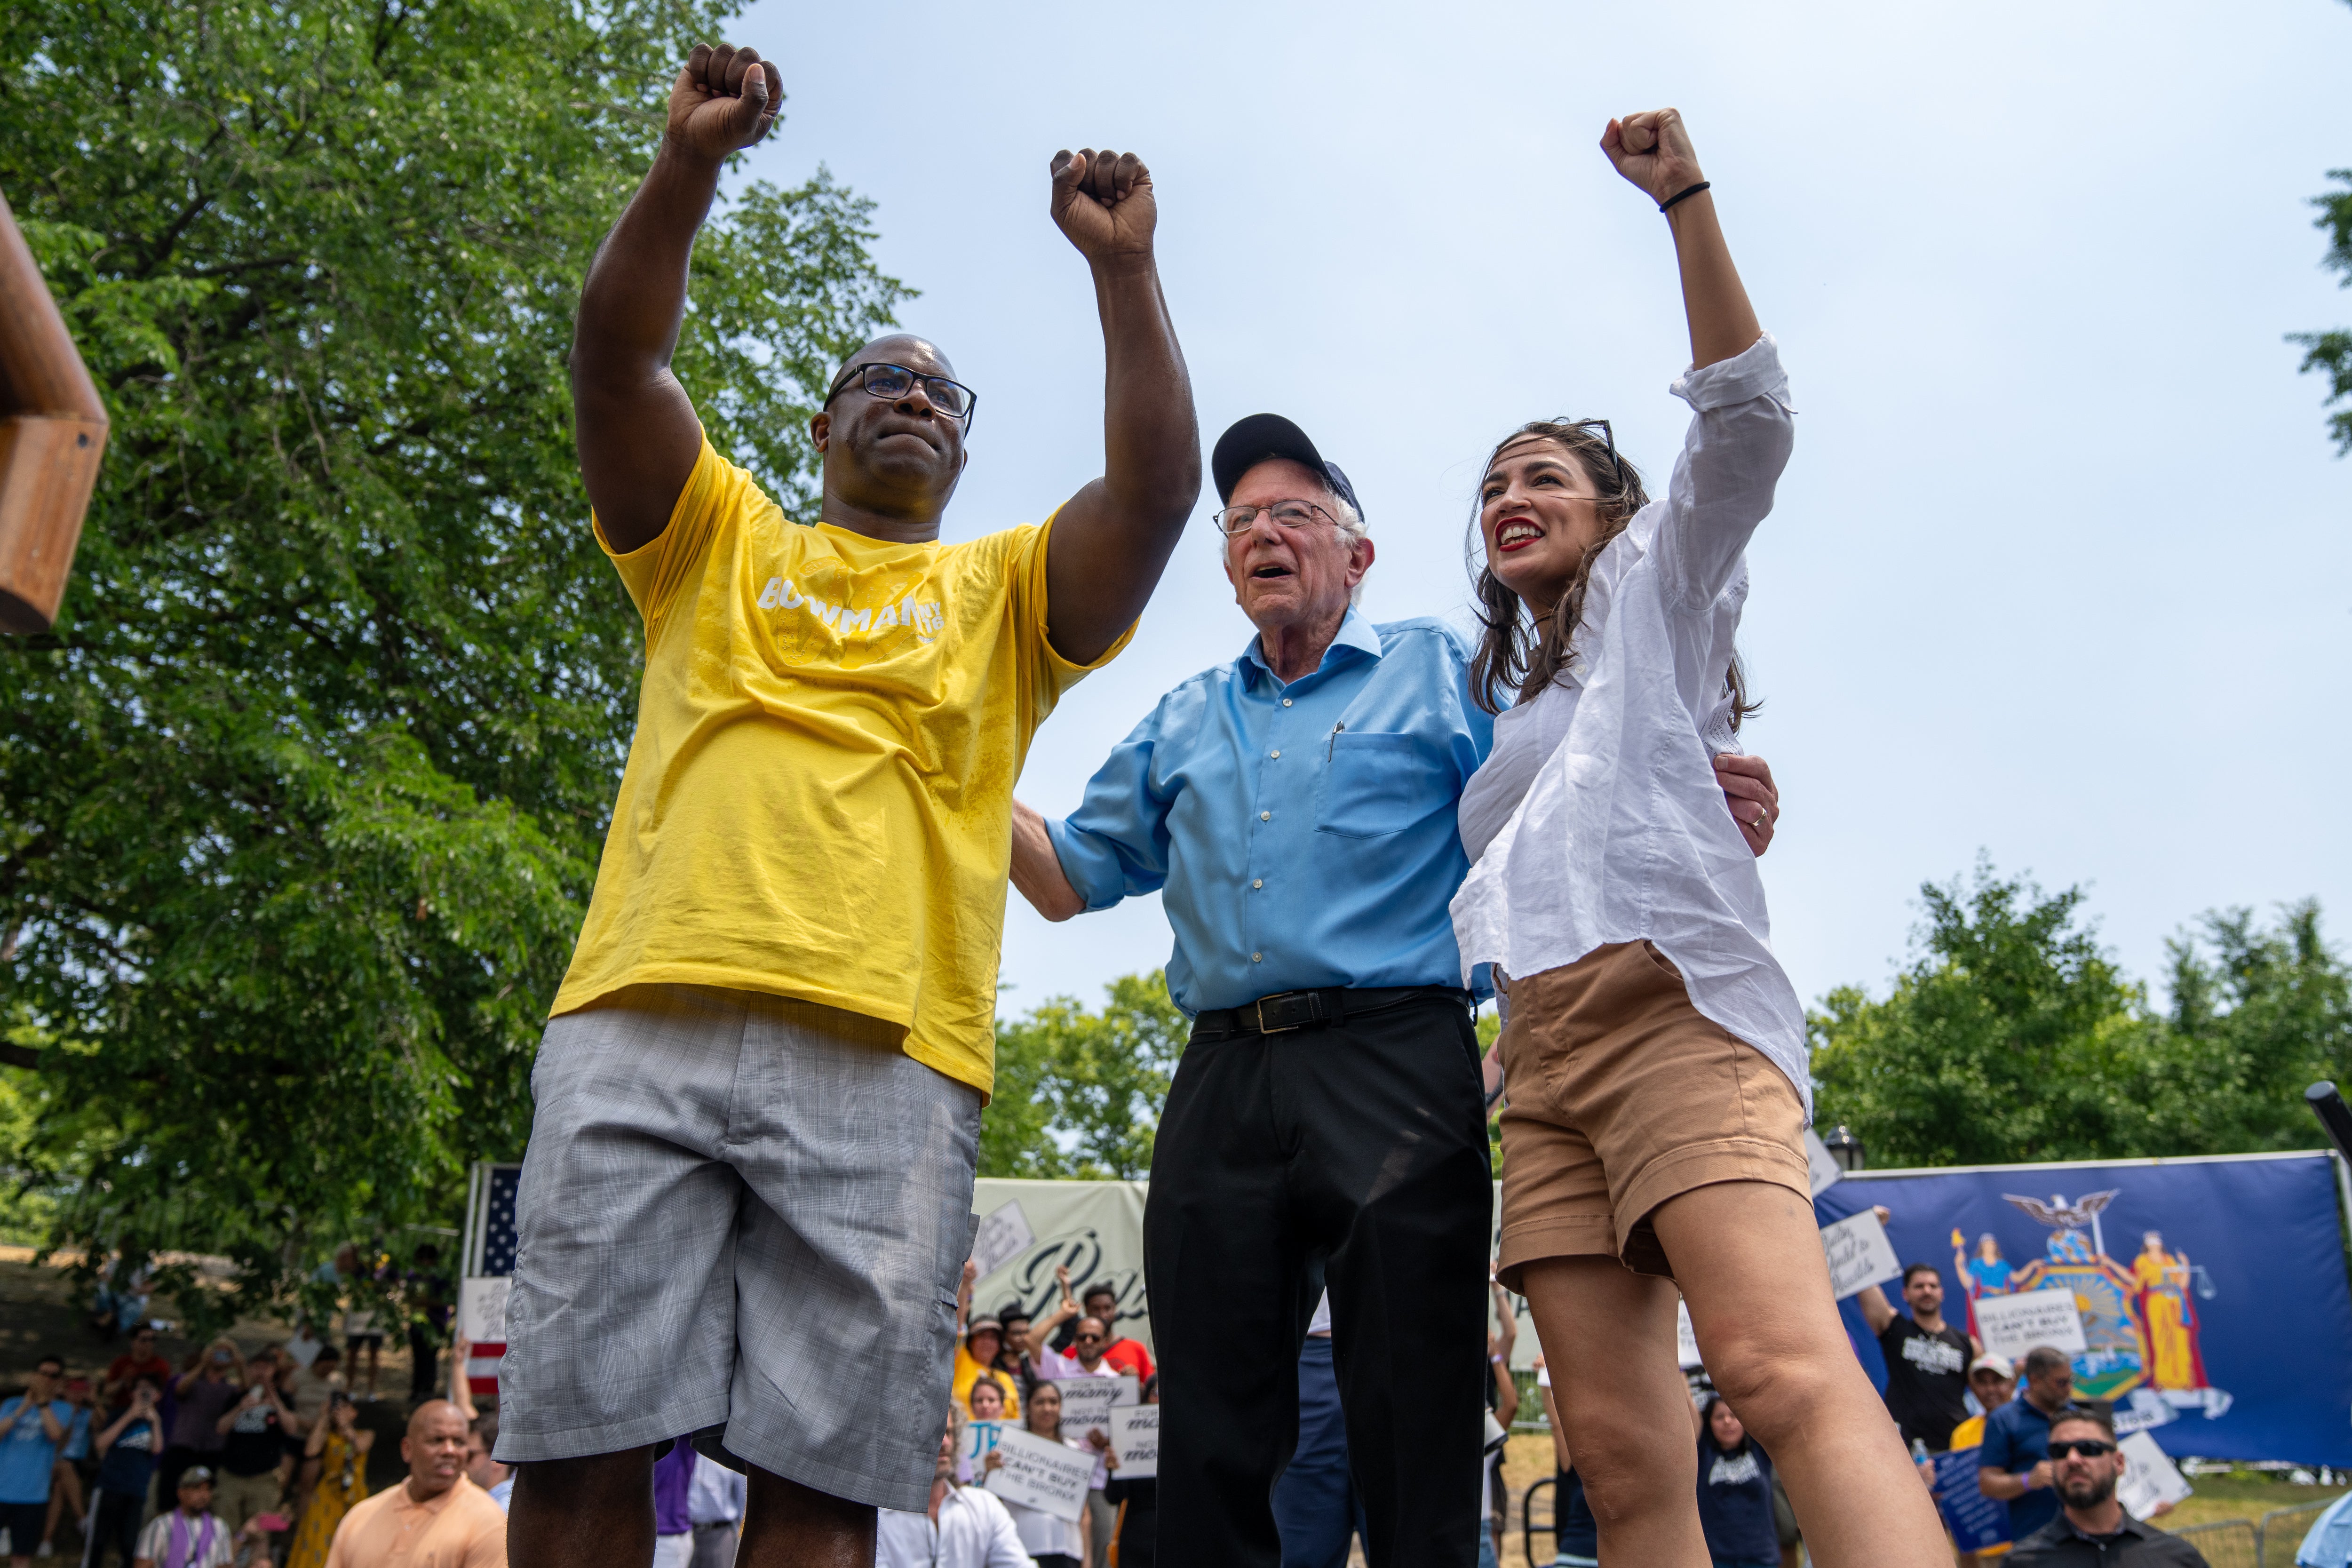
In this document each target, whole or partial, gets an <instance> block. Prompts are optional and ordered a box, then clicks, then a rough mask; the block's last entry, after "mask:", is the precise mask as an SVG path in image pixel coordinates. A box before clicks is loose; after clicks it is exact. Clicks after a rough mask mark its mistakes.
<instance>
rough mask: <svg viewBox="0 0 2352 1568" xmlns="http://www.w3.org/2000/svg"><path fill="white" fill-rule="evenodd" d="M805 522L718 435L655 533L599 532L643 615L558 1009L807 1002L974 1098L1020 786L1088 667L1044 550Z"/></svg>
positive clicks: (1043, 533)
mask: <svg viewBox="0 0 2352 1568" xmlns="http://www.w3.org/2000/svg"><path fill="white" fill-rule="evenodd" d="M1052 527H1053V522H1052V520H1051V519H1048V520H1047V521H1046V522H1045V526H1043V527H1037V526H1027V527H1021V528H1013V529H1007V530H1005V531H1003V532H1001V533H992V534H989V535H988V536H987V537H985V538H982V539H975V540H972V541H971V542H967V543H962V544H939V543H930V544H893V543H889V542H884V541H881V540H877V539H869V538H867V537H866V536H865V535H864V534H859V533H853V532H851V531H848V530H846V529H842V528H836V527H834V526H832V525H830V524H825V523H819V524H816V525H815V526H814V527H802V526H799V525H796V524H793V523H791V522H787V521H785V519H784V515H783V513H782V510H780V509H779V508H778V507H777V505H776V503H775V502H774V501H773V500H770V499H769V498H768V497H767V495H765V494H764V493H763V492H762V491H761V489H760V487H759V484H758V482H757V481H755V480H754V479H752V478H751V475H750V474H748V473H746V472H744V471H743V470H742V469H741V468H737V467H735V466H734V465H733V464H731V463H730V462H728V461H726V460H725V459H724V458H720V457H719V454H718V452H717V451H716V450H715V449H713V447H711V445H710V443H709V440H708V439H707V438H706V439H705V440H704V442H703V444H702V454H701V456H700V457H699V458H698V459H697V460H696V462H695V466H694V473H693V475H692V476H691V477H690V478H689V479H688V480H687V483H686V489H685V491H684V493H682V494H681V495H680V496H679V497H678V500H677V509H676V510H674V511H673V512H672V513H671V515H670V520H669V526H668V527H667V528H666V529H665V530H663V531H662V533H661V536H660V537H659V538H657V539H656V540H655V541H654V542H652V543H650V544H647V545H646V546H645V547H643V548H642V549H639V550H635V551H632V552H629V553H628V554H625V555H623V554H618V553H615V552H614V551H613V549H612V546H611V544H610V543H609V542H606V541H605V539H604V530H603V528H602V526H601V525H600V526H599V527H598V528H597V531H596V538H597V542H599V543H600V544H603V545H604V549H605V552H606V553H607V554H610V555H612V557H613V564H614V566H616V567H617V568H619V570H620V574H621V580H622V582H623V583H624V584H626V585H627V587H628V590H629V596H630V598H631V599H633V600H635V603H636V606H637V610H638V613H639V614H640V615H642V616H644V617H645V623H646V670H645V679H644V682H643V684H642V686H641V688H640V689H639V691H638V696H637V731H636V736H635V739H634V740H633V741H632V742H630V745H629V761H628V766H627V769H626V771H625V772H624V773H623V774H622V777H621V793H620V795H619V798H618V799H617V800H616V801H615V802H614V806H613V825H612V828H611V830H610V831H609V832H608V833H607V834H606V836H605V839H604V859H603V861H602V863H601V864H600V865H599V866H598V868H597V871H596V890H595V894H594V896H593V898H592V899H591V900H590V902H589V906H588V918H587V920H586V921H584V922H583V925H582V926H581V930H580V943H579V946H578V947H577V948H576V949H575V950H574V951H573V952H572V968H571V970H570V972H569V973H566V974H565V976H564V978H563V985H562V989H561V990H559V991H558V992H557V993H556V996H555V1005H554V1006H553V1008H552V1009H551V1012H552V1013H556V1014H562V1013H569V1012H572V1011H574V1010H576V1009H578V1008H581V1007H584V1006H586V1005H589V1004H590V1003H593V1002H594V1001H595V1000H596V999H597V998H598V997H601V996H604V995H608V994H611V993H613V992H614V991H617V990H619V989H621V988H622V987H623V986H626V985H637V984H694V985H713V986H725V987H728V988H730V989H734V990H741V991H760V992H767V993H772V994H775V995H779V996H791V997H797V998H799V999H801V1000H803V1001H808V1002H815V1003H820V1004H823V1005H826V1006H831V1007H840V1008H845V1009H846V1010H848V1011H850V1012H854V1013H861V1014H864V1015H866V1016H869V1017H873V1018H877V1019H880V1020H882V1021H883V1022H884V1023H886V1024H888V1025H891V1026H895V1027H897V1028H898V1029H901V1030H904V1031H905V1037H904V1039H903V1041H902V1047H903V1048H904V1049H905V1051H906V1053H907V1054H908V1056H910V1057H912V1058H915V1059H916V1060H917V1061H919V1062H922V1063H924V1064H925V1065H927V1066H929V1067H932V1068H937V1069H938V1070H939V1071H940V1072H943V1073H945V1074H947V1075H948V1076H949V1077H950V1078H953V1079H959V1080H960V1081H961V1082H964V1083H968V1084H971V1086H972V1087H974V1088H975V1089H979V1090H981V1091H982V1093H983V1094H985V1093H986V1092H988V1090H989V1089H990V1088H991V1086H992V1083H993V1081H994V1058H995V1043H996V1030H995V1016H996V970H997V959H998V951H999V945H1000V941H1001V937H1002V932H1003V923H1004V893H1005V879H1006V876H1007V873H1008V871H1009V870H1010V868H1011V863H1012V835H1013V781H1014V780H1015V779H1016V778H1018V777H1019V776H1020V773H1021V763H1022V759H1023V758H1024V756H1026V755H1027V753H1028V750H1029V740H1030V737H1031V736H1032V735H1034V733H1035V732H1036V729H1037V726H1038V725H1039V724H1040V723H1042V722H1044V721H1045V716H1046V715H1047V714H1048V713H1050V712H1052V711H1053V710H1054V704H1055V701H1056V700H1058V699H1059V698H1060V697H1061V695H1062V693H1063V692H1064V691H1066V690H1067V689H1069V688H1070V687H1071V686H1072V685H1074V684H1075V683H1076V681H1077V680H1078V679H1079V678H1080V677H1081V676H1083V675H1085V674H1086V673H1087V670H1090V669H1096V668H1101V666H1102V665H1104V664H1108V662H1110V660H1111V658H1114V657H1115V656H1116V655H1117V654H1118V651H1119V649H1120V648H1121V647H1125V646H1126V644H1127V639H1128V637H1129V636H1131V635H1132V633H1133V628H1132V627H1130V628H1129V631H1128V633H1126V634H1122V635H1121V637H1119V640H1118V643H1117V644H1115V645H1113V647H1111V649H1110V651H1109V652H1108V653H1106V654H1104V655H1103V657H1102V658H1100V659H1098V660H1097V661H1096V662H1095V663H1094V664H1092V665H1087V666H1079V665H1075V664H1072V663H1070V662H1069V661H1068V660H1067V659H1065V658H1062V657H1061V656H1060V655H1059V654H1056V653H1055V651H1054V650H1053V648H1052V647H1049V646H1047V643H1046V640H1045V541H1046V537H1047V535H1048V533H1049V531H1051V529H1052Z"/></svg>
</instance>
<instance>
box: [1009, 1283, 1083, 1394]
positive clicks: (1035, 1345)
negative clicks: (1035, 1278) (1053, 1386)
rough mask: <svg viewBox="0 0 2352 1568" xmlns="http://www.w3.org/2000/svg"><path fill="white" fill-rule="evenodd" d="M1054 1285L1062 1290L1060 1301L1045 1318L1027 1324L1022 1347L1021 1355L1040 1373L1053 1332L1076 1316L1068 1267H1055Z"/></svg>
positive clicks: (1043, 1366)
mask: <svg viewBox="0 0 2352 1568" xmlns="http://www.w3.org/2000/svg"><path fill="white" fill-rule="evenodd" d="M1054 1283H1055V1284H1056V1285H1059V1286H1060V1287H1061V1288H1062V1299H1061V1300H1059V1301H1058V1302H1056V1303H1055V1306H1054V1310H1053V1311H1052V1312H1051V1313H1049V1314H1048V1315H1046V1316H1045V1317H1043V1318H1038V1319H1035V1320H1034V1321H1031V1323H1030V1324H1029V1337H1028V1339H1027V1340H1026V1341H1025V1342H1024V1343H1023V1345H1022V1352H1021V1353H1022V1354H1023V1355H1024V1356H1026V1357H1027V1358H1028V1359H1029V1362H1030V1363H1031V1364H1032V1365H1034V1366H1035V1367H1036V1368H1037V1369H1038V1370H1039V1371H1040V1372H1043V1371H1044V1370H1045V1348H1046V1346H1048V1345H1050V1344H1051V1343H1053V1340H1054V1331H1055V1329H1058V1328H1060V1327H1061V1326H1062V1325H1063V1324H1064V1323H1066V1322H1068V1321H1070V1320H1071V1319H1072V1318H1075V1317H1076V1316H1077V1315H1078V1301H1077V1298H1076V1297H1075V1296H1073V1295H1071V1294H1070V1270H1069V1266H1068V1265H1066V1264H1061V1265H1057V1266H1055V1269H1054Z"/></svg>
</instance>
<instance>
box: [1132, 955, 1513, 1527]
mask: <svg viewBox="0 0 2352 1568" xmlns="http://www.w3.org/2000/svg"><path fill="white" fill-rule="evenodd" d="M1356 995H1357V996H1362V995H1363V994H1362V993H1357V994H1356ZM1407 996H1408V997H1409V999H1408V1000H1406V1001H1404V1002H1403V1003H1402V1005H1388V1006H1384V1007H1381V1008H1379V1009H1378V1010H1374V1011H1370V1012H1356V1011H1350V1012H1349V1016H1347V1017H1346V1019H1345V1020H1344V1021H1343V1022H1339V1023H1333V1024H1327V1025H1322V1026H1314V1027H1308V1028H1303V1029H1297V1030H1292V1031H1287V1032H1284V1033H1280V1034H1273V1035H1261V1034H1257V1033H1254V1032H1253V1033H1219V1032H1216V1031H1214V1030H1209V1029H1195V1031H1194V1032H1193V1036H1192V1041H1191V1043H1190V1044H1189V1045H1188V1046H1187V1047H1185V1051H1184V1057H1183V1060H1182V1061H1181V1063H1180V1064H1179V1065H1178V1067H1177V1069H1176V1076H1175V1080H1174V1082H1173V1083H1172V1084H1171V1086H1170V1088H1169V1091H1168V1104H1167V1107H1166V1110H1165V1111H1164V1113H1163V1114H1162V1116H1161V1118H1160V1131H1159V1138H1158V1142H1157V1146H1156V1150H1155V1152H1154V1153H1153V1156H1152V1162H1151V1186H1150V1194H1149V1195H1148V1197H1147V1198H1146V1200H1145V1204H1144V1212H1143V1253H1144V1270H1145V1277H1146V1284H1147V1289H1148V1290H1149V1292H1150V1302H1151V1324H1152V1334H1153V1338H1154V1339H1155V1340H1156V1341H1157V1342H1158V1350H1159V1361H1160V1510H1159V1525H1160V1531H1159V1561H1160V1563H1162V1564H1164V1565H1166V1568H1276V1565H1277V1564H1278V1563H1280V1561H1281V1550H1282V1549H1281V1543H1280V1541H1279V1539H1278V1537H1277V1535H1276V1530H1275V1522H1274V1506H1273V1492H1274V1485H1275V1482H1276V1479H1279V1478H1280V1476H1281V1474H1282V1470H1283V1467H1284V1466H1285V1465H1286V1464H1287V1463H1288V1462H1289V1459H1290V1455H1291V1451H1292V1449H1293V1448H1294V1447H1296V1446H1297V1438H1298V1352H1299V1348H1300V1346H1301V1344H1302V1343H1303V1342H1304V1341H1305V1340H1306V1337H1307V1321H1308V1319H1309V1318H1310V1317H1312V1316H1313V1314H1314V1310H1315V1302H1316V1299H1317V1298H1318V1296H1319V1295H1320V1294H1321V1293H1322V1291H1323V1289H1324V1287H1325V1285H1326V1284H1327V1283H1328V1286H1329V1288H1330V1291H1331V1345H1332V1352H1333V1357H1334V1360H1335V1362H1336V1363H1337V1367H1338V1373H1339V1402H1340V1405H1341V1407H1342V1410H1343V1412H1344V1415H1345V1418H1346V1422H1347V1429H1348V1455H1349V1468H1350V1469H1351V1471H1352V1472H1353V1475H1354V1479H1355V1484H1356V1492H1357V1495H1358V1496H1359V1497H1360V1499H1361V1500H1362V1501H1363V1510H1364V1521H1365V1530H1366V1540H1365V1543H1364V1544H1365V1548H1366V1551H1367V1552H1368V1554H1369V1556H1370V1561H1371V1563H1372V1565H1373V1568H1469V1565H1470V1564H1472V1563H1475V1561H1476V1558H1477V1550H1478V1531H1479V1530H1480V1529H1481V1528H1483V1525H1484V1521H1482V1520H1480V1519H1479V1517H1478V1468H1479V1463H1480V1458H1479V1454H1480V1447H1481V1444H1482V1440H1483V1437H1484V1434H1485V1411H1486V1400H1485V1394H1484V1383H1483V1381H1482V1380H1483V1379H1484V1378H1485V1376H1486V1266H1487V1261H1488V1251H1487V1248H1488V1242H1489V1238H1490V1236H1491V1232H1492V1226H1493V1215H1494V1187H1493V1181H1492V1176H1491V1173H1490V1172H1491V1167H1490V1165H1489V1163H1488V1157H1487V1152H1486V1110H1485V1102H1484V1097H1483V1095H1482V1094H1481V1091H1480V1083H1479V1073H1478V1046H1477V1038H1476V1036H1475V1033H1474V1032H1473V1030H1472V1028H1471V1025H1470V1016H1469V1011H1468V1009H1467V1008H1466V1007H1465V1005H1463V1004H1462V1003H1461V1002H1460V1001H1458V1000H1454V999H1451V998H1449V997H1448V996H1446V995H1445V994H1444V993H1435V992H1426V993H1408V994H1407Z"/></svg>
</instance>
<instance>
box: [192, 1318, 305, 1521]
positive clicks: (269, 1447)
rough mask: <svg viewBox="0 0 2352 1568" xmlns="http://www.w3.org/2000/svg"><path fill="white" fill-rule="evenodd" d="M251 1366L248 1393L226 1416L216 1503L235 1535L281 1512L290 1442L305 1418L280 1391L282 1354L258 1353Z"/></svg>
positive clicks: (248, 1376) (223, 1417)
mask: <svg viewBox="0 0 2352 1568" xmlns="http://www.w3.org/2000/svg"><path fill="white" fill-rule="evenodd" d="M245 1364H246V1388H245V1393H244V1394H243V1396H242V1397H240V1398H239V1399H238V1400H237V1402H236V1404H235V1405H232V1406H230V1407H229V1409H228V1411H227V1413H226V1414H225V1415H222V1416H221V1418H220V1427H221V1432H222V1436H223V1438H224V1441H223V1442H222V1444H221V1455H220V1468H221V1472H222V1473H221V1478H220V1484H219V1490H218V1492H217V1493H216V1494H215V1502H214V1505H213V1511H214V1512H215V1513H216V1514H218V1515H220V1517H221V1519H222V1521H224V1522H225V1523H226V1524H227V1526H228V1527H229V1529H230V1530H231V1531H239V1530H243V1529H244V1528H245V1526H246V1521H248V1520H250V1519H252V1518H253V1517H254V1516H255V1515H256V1514H262V1513H271V1512H275V1511H276V1510H277V1509H278V1504H279V1503H280V1502H281V1501H282V1500H284V1495H285V1478H284V1475H283V1468H284V1467H285V1465H286V1462H287V1458H288V1454H287V1447H286V1444H287V1439H288V1438H289V1437H293V1436H299V1434H300V1432H301V1430H302V1422H301V1419H300V1417H299V1416H297V1415H295V1414H294V1410H293V1407H292V1406H291V1405H288V1404H287V1403H286V1398H285V1395H284V1394H280V1393H279V1392H278V1357H277V1355H276V1353H275V1352H271V1351H267V1350H265V1351H260V1352H256V1353H255V1355H254V1357H253V1359H252V1360H251V1361H248V1362H247V1363H245Z"/></svg>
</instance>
